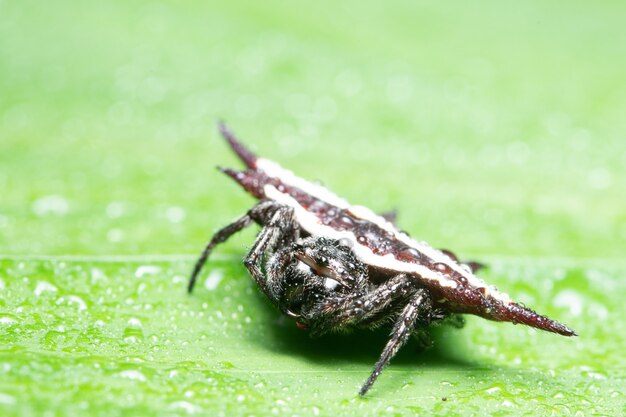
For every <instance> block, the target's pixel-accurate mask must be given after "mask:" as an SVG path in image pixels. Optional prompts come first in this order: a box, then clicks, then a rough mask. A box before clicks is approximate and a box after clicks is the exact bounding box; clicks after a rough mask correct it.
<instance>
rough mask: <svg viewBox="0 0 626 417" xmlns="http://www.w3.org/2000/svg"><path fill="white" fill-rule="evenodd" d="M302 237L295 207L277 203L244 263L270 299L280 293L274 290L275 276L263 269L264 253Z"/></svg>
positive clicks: (273, 298) (274, 299) (275, 297)
mask: <svg viewBox="0 0 626 417" xmlns="http://www.w3.org/2000/svg"><path fill="white" fill-rule="evenodd" d="M299 237H300V227H299V224H298V222H297V221H296V218H295V214H294V211H293V208H291V207H288V206H282V205H276V206H275V208H274V212H273V214H272V215H271V216H270V217H269V219H267V220H266V221H265V222H264V227H263V229H262V230H261V233H259V235H258V236H257V238H256V240H255V241H254V244H253V245H252V249H250V252H249V253H248V255H247V256H246V257H245V259H244V261H243V263H244V265H245V266H246V268H247V269H248V271H249V272H250V275H252V278H254V280H255V281H256V283H257V284H258V285H259V287H261V290H262V291H263V293H265V295H267V296H268V297H269V299H270V300H272V301H274V302H276V300H277V298H278V294H276V293H275V291H272V288H276V285H272V284H273V281H274V279H275V277H272V276H271V274H264V273H263V271H262V269H261V268H262V262H263V255H264V254H266V253H271V252H274V251H275V250H276V249H277V248H278V247H282V246H285V245H289V244H290V243H292V242H295V241H296V240H298V239H299Z"/></svg>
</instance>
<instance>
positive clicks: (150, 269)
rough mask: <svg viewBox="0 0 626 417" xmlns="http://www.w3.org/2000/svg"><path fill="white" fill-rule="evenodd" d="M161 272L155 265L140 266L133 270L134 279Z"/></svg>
mask: <svg viewBox="0 0 626 417" xmlns="http://www.w3.org/2000/svg"><path fill="white" fill-rule="evenodd" d="M160 271H161V268H159V267H158V266H155V265H142V266H140V267H138V268H137V270H135V277H137V278H141V277H143V276H144V275H154V274H157V273H159V272H160Z"/></svg>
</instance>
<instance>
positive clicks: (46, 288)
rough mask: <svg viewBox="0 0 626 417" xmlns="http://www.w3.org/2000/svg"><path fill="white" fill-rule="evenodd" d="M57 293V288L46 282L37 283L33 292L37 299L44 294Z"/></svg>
mask: <svg viewBox="0 0 626 417" xmlns="http://www.w3.org/2000/svg"><path fill="white" fill-rule="evenodd" d="M57 291H58V289H57V287H55V286H54V285H52V284H50V283H49V282H48V281H38V282H37V286H36V287H35V291H34V292H35V295H36V296H37V297H39V296H40V295H41V294H43V293H44V292H57Z"/></svg>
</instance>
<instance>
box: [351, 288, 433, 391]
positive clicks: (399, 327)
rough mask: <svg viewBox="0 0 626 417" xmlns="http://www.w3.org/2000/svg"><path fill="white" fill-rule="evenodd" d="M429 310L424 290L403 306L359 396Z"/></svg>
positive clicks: (427, 296)
mask: <svg viewBox="0 0 626 417" xmlns="http://www.w3.org/2000/svg"><path fill="white" fill-rule="evenodd" d="M430 310H431V300H430V296H429V295H428V293H427V292H426V290H424V289H419V290H417V291H415V293H414V294H413V295H412V296H411V298H410V299H409V302H408V303H407V304H406V305H405V306H404V308H403V309H402V312H401V313H400V315H399V316H398V319H397V320H396V323H395V325H394V326H393V330H392V332H391V339H389V342H387V345H386V346H385V348H384V349H383V352H382V354H381V355H380V358H379V359H378V362H376V365H374V370H373V371H372V374H371V375H370V377H369V378H368V379H367V381H365V384H363V386H362V387H361V390H360V391H359V395H360V396H363V395H365V394H366V393H367V391H368V390H369V389H370V388H371V386H372V384H373V383H374V382H375V381H376V379H377V378H378V376H379V375H380V374H381V372H382V371H383V368H385V366H387V364H389V361H391V358H393V357H394V356H395V354H396V353H398V350H399V349H400V348H401V347H402V345H403V344H404V343H405V342H406V340H407V339H408V337H409V335H410V334H411V333H412V332H413V330H414V329H415V325H416V323H417V322H418V319H419V318H420V317H422V316H424V315H428V314H429V312H430Z"/></svg>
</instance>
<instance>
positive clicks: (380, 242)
mask: <svg viewBox="0 0 626 417" xmlns="http://www.w3.org/2000/svg"><path fill="white" fill-rule="evenodd" d="M220 130H221V133H222V135H223V136H224V137H225V138H226V140H227V141H228V142H229V144H230V145H231V147H232V148H233V150H234V151H235V152H236V153H237V155H238V156H239V157H240V158H241V160H242V161H243V162H244V163H245V165H246V167H247V169H246V170H245V171H235V170H232V169H227V168H222V169H221V170H222V171H223V172H224V173H226V174H227V175H229V176H230V177H231V178H233V179H234V180H235V181H237V182H238V183H239V184H240V185H241V186H242V187H243V188H244V189H245V190H246V191H248V192H249V193H251V194H252V195H253V196H255V197H256V198H258V199H259V203H258V204H257V205H255V206H254V207H253V208H251V209H250V210H249V211H248V212H247V213H246V214H245V215H244V216H242V217H241V218H239V219H238V220H236V221H235V222H233V223H231V224H229V225H228V226H226V227H224V228H223V229H221V230H219V231H218V232H217V233H216V234H215V235H214V236H213V238H212V239H211V240H210V242H209V243H208V245H207V246H206V248H205V249H204V251H203V253H202V255H201V256H200V258H199V259H198V262H197V263H196V266H195V269H194V271H193V273H192V276H191V280H190V282H189V291H191V290H192V289H193V286H194V283H195V280H196V278H197V276H198V273H199V272H200V270H201V269H202V266H203V265H204V263H205V262H206V259H207V258H208V256H209V254H210V253H211V251H212V250H213V248H214V247H215V246H216V245H218V244H219V243H221V242H224V241H225V240H226V239H228V238H229V237H230V236H232V235H233V234H234V233H236V232H238V231H240V230H241V229H243V228H244V227H246V226H248V225H250V224H251V223H253V222H255V223H257V224H259V225H261V226H262V229H261V232H260V233H259V235H258V237H257V239H256V241H255V242H254V245H253V246H252V249H251V250H250V252H249V254H248V255H247V256H246V258H245V260H244V263H245V265H246V267H247V268H248V270H249V271H250V274H251V275H252V277H253V278H254V280H255V281H256V282H257V284H258V285H259V287H260V288H261V290H262V291H263V292H264V293H265V295H266V296H267V297H268V298H269V299H270V300H271V301H272V302H273V303H274V304H275V305H276V306H277V307H278V308H279V309H280V310H281V311H282V312H283V313H284V314H286V315H287V316H289V317H291V318H293V319H294V320H295V321H296V323H297V324H298V325H299V326H300V327H306V328H308V329H310V330H311V332H312V333H313V334H322V333H325V332H328V331H331V330H336V329H346V328H351V327H370V326H375V325H377V324H380V323H383V322H385V321H388V320H393V322H394V325H393V330H392V333H391V338H390V340H389V342H388V343H387V345H386V346H385V348H384V350H383V352H382V354H381V357H380V359H379V360H378V362H377V363H376V365H375V367H374V371H373V372H372V374H371V375H370V377H369V379H368V380H367V381H366V382H365V384H364V385H363V387H362V388H361V390H360V394H361V395H364V394H365V393H366V392H367V390H368V389H369V388H370V387H371V385H372V384H373V383H374V381H375V380H376V378H377V377H378V376H379V375H380V373H381V371H382V369H383V368H384V367H385V366H386V365H387V364H388V363H389V361H390V360H391V358H392V357H393V356H394V355H395V354H396V352H397V351H398V349H399V348H400V347H401V346H402V344H403V343H404V342H405V341H406V340H407V338H408V337H409V336H410V335H411V334H414V333H418V331H419V330H420V328H424V327H425V326H427V325H429V324H431V323H433V322H438V321H441V320H443V319H445V318H447V317H450V316H452V315H455V314H457V313H469V314H475V315H478V316H481V317H484V318H487V319H490V320H496V321H510V322H513V323H523V324H526V325H529V326H532V327H536V328H539V329H542V330H547V331H550V332H554V333H558V334H561V335H564V336H573V335H575V332H574V331H573V330H571V329H569V328H568V327H566V326H564V325H563V324H560V323H558V322H556V321H554V320H551V319H549V318H547V317H545V316H541V315H539V314H537V313H535V312H534V311H532V310H530V309H527V308H525V307H523V306H521V305H519V304H517V303H515V302H513V301H512V300H511V299H510V298H509V297H508V296H507V295H506V294H504V293H501V292H499V291H498V290H496V289H495V288H494V287H490V286H488V285H487V284H485V283H484V282H483V281H482V280H480V279H478V278H477V277H476V276H475V275H474V272H475V271H476V270H477V269H478V267H479V266H480V264H477V263H461V262H460V261H458V260H457V258H456V257H455V256H454V255H453V254H452V253H451V252H449V251H441V250H436V249H433V248H432V247H430V246H428V245H427V244H426V243H424V242H417V241H415V240H413V239H411V238H410V237H409V236H408V235H406V234H405V233H404V232H402V231H400V230H399V229H397V228H396V227H395V226H394V225H393V223H391V221H390V220H393V215H387V216H378V215H376V214H374V213H372V212H371V211H370V210H369V209H367V208H365V207H360V206H351V205H349V204H348V203H347V202H346V201H345V200H343V199H341V198H339V197H337V196H336V195H334V194H332V193H331V192H329V191H328V190H326V189H324V188H323V187H321V186H319V185H316V184H313V183H310V182H308V181H305V180H303V179H301V178H299V177H296V176H295V175H294V174H292V173H291V172H290V171H287V170H284V169H283V168H281V167H280V166H278V165H277V164H275V163H273V162H271V161H269V160H265V159H261V158H257V157H256V156H255V155H254V154H252V153H251V152H250V151H248V150H247V149H246V148H244V147H243V145H241V143H240V142H239V141H238V140H237V139H236V138H235V137H234V136H233V135H232V133H231V132H230V131H228V130H227V129H226V127H225V126H224V125H220Z"/></svg>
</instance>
